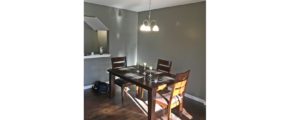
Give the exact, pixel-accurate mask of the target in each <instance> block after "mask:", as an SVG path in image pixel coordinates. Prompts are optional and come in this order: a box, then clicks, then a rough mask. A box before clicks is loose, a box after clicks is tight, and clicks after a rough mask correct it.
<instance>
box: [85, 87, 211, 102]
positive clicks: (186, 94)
mask: <svg viewBox="0 0 290 120" xmlns="http://www.w3.org/2000/svg"><path fill="white" fill-rule="evenodd" d="M92 87H93V84H91V85H86V86H85V87H84V90H86V89H90V88H92ZM184 96H185V97H187V98H189V99H192V100H194V101H197V102H200V103H202V104H204V105H206V102H205V100H203V99H201V98H199V97H195V96H193V95H190V94H188V93H185V94H184Z"/></svg>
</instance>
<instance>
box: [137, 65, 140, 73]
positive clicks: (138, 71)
mask: <svg viewBox="0 0 290 120" xmlns="http://www.w3.org/2000/svg"><path fill="white" fill-rule="evenodd" d="M136 66H137V71H136V72H137V73H140V70H139V69H140V68H139V64H137V65H136Z"/></svg>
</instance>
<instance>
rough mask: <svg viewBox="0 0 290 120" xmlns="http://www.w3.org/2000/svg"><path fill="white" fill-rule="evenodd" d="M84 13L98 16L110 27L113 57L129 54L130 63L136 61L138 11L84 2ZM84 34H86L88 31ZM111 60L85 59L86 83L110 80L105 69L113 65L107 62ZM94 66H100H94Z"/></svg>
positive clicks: (110, 48)
mask: <svg viewBox="0 0 290 120" xmlns="http://www.w3.org/2000/svg"><path fill="white" fill-rule="evenodd" d="M84 15H85V16H96V17H98V18H99V19H100V20H101V21H102V22H103V23H104V24H105V25H106V26H107V27H108V28H109V29H110V30H109V52H110V54H111V56H112V57H114V56H127V59H128V65H132V64H134V63H135V61H136V60H137V39H138V38H137V35H138V13H137V12H132V11H128V10H121V9H117V8H112V7H107V6H102V5H96V4H90V3H84ZM85 28H86V26H85ZM87 34H89V33H87ZM84 35H86V33H85V34H84ZM109 60H110V59H107V60H91V59H90V60H85V61H84V64H85V65H84V67H85V68H84V69H85V70H84V71H85V78H84V84H85V85H88V84H91V83H92V82H93V81H95V80H108V74H105V73H104V71H106V68H108V67H111V65H110V64H109V63H107V62H108V61H109ZM99 62H101V63H99ZM93 66H96V67H98V68H94V67H93ZM100 73H104V74H100Z"/></svg>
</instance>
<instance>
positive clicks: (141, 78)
mask: <svg viewBox="0 0 290 120" xmlns="http://www.w3.org/2000/svg"><path fill="white" fill-rule="evenodd" d="M107 71H108V72H109V84H110V87H109V96H110V97H114V95H115V83H114V80H115V77H116V76H117V77H119V78H121V79H123V80H125V81H127V82H130V83H132V84H133V85H136V86H138V88H141V89H144V90H147V91H148V95H147V96H148V98H147V100H148V111H147V117H148V120H155V119H156V114H155V104H156V101H155V98H156V93H157V91H158V90H160V89H163V88H164V87H167V86H170V85H172V84H174V83H175V75H174V74H171V73H166V72H162V71H157V70H155V69H148V67H144V66H141V65H133V66H128V67H121V68H115V69H108V70H107ZM136 96H139V97H140V92H138V91H137V92H136Z"/></svg>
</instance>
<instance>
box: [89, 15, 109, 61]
mask: <svg viewBox="0 0 290 120" xmlns="http://www.w3.org/2000/svg"><path fill="white" fill-rule="evenodd" d="M92 54H109V29H108V28H107V27H106V26H105V25H104V24H103V23H102V22H101V21H100V20H99V19H98V18H97V17H86V16H85V19H84V55H85V56H88V55H92Z"/></svg>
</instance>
